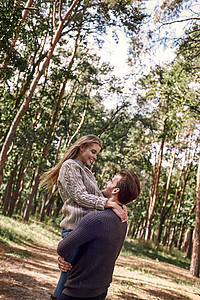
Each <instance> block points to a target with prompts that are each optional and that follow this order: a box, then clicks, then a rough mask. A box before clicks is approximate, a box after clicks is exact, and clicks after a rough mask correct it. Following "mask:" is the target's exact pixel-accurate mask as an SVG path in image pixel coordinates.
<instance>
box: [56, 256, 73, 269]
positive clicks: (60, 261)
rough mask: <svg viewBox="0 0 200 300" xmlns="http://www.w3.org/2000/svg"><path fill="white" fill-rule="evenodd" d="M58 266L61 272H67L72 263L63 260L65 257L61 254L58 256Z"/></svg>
mask: <svg viewBox="0 0 200 300" xmlns="http://www.w3.org/2000/svg"><path fill="white" fill-rule="evenodd" d="M58 267H59V269H60V270H61V271H62V272H67V271H70V270H71V269H72V265H71V264H70V263H69V262H67V261H65V259H64V258H63V257H61V256H58Z"/></svg>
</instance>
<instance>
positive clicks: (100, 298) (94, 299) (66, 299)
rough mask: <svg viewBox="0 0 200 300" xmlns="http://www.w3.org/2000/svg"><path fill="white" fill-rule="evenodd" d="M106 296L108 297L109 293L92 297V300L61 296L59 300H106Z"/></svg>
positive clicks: (89, 299)
mask: <svg viewBox="0 0 200 300" xmlns="http://www.w3.org/2000/svg"><path fill="white" fill-rule="evenodd" d="M106 295H107V291H106V292H105V293H103V294H101V295H99V296H96V297H92V298H76V297H71V296H67V295H64V294H61V295H60V297H59V298H58V300H104V299H105V298H106Z"/></svg>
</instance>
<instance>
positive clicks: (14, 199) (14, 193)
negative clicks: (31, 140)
mask: <svg viewBox="0 0 200 300" xmlns="http://www.w3.org/2000/svg"><path fill="white" fill-rule="evenodd" d="M23 174H24V167H23V166H21V167H20V170H19V173H18V178H17V184H16V188H15V191H14V192H13V196H12V198H11V201H10V206H9V210H8V216H9V217H11V216H12V214H13V212H14V209H15V204H16V202H17V198H18V195H19V190H20V186H21V180H22V178H23Z"/></svg>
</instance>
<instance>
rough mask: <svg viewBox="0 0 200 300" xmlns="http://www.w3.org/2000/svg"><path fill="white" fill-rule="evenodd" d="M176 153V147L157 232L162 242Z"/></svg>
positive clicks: (158, 240) (158, 239) (158, 238)
mask: <svg viewBox="0 0 200 300" xmlns="http://www.w3.org/2000/svg"><path fill="white" fill-rule="evenodd" d="M175 154H176V147H175V148H174V153H173V157H172V163H171V167H170V171H169V175H168V180H167V186H166V191H165V199H164V201H163V204H162V208H161V213H160V221H159V226H158V234H157V242H158V243H160V241H161V235H162V227H163V224H164V221H165V207H166V204H167V198H168V192H169V185H170V181H171V176H172V170H173V167H174V161H175Z"/></svg>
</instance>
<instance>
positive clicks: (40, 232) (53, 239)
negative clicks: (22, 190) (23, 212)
mask: <svg viewBox="0 0 200 300" xmlns="http://www.w3.org/2000/svg"><path fill="white" fill-rule="evenodd" d="M60 239H61V229H60V230H58V228H57V227H55V226H53V225H52V224H45V223H41V222H37V221H36V220H34V219H31V220H30V221H29V222H27V223H25V222H23V221H22V220H20V219H13V218H9V217H6V216H2V215H0V243H1V244H7V245H10V244H12V245H15V244H17V245H20V244H24V243H37V244H46V245H52V244H53V243H57V242H59V241H60Z"/></svg>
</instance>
